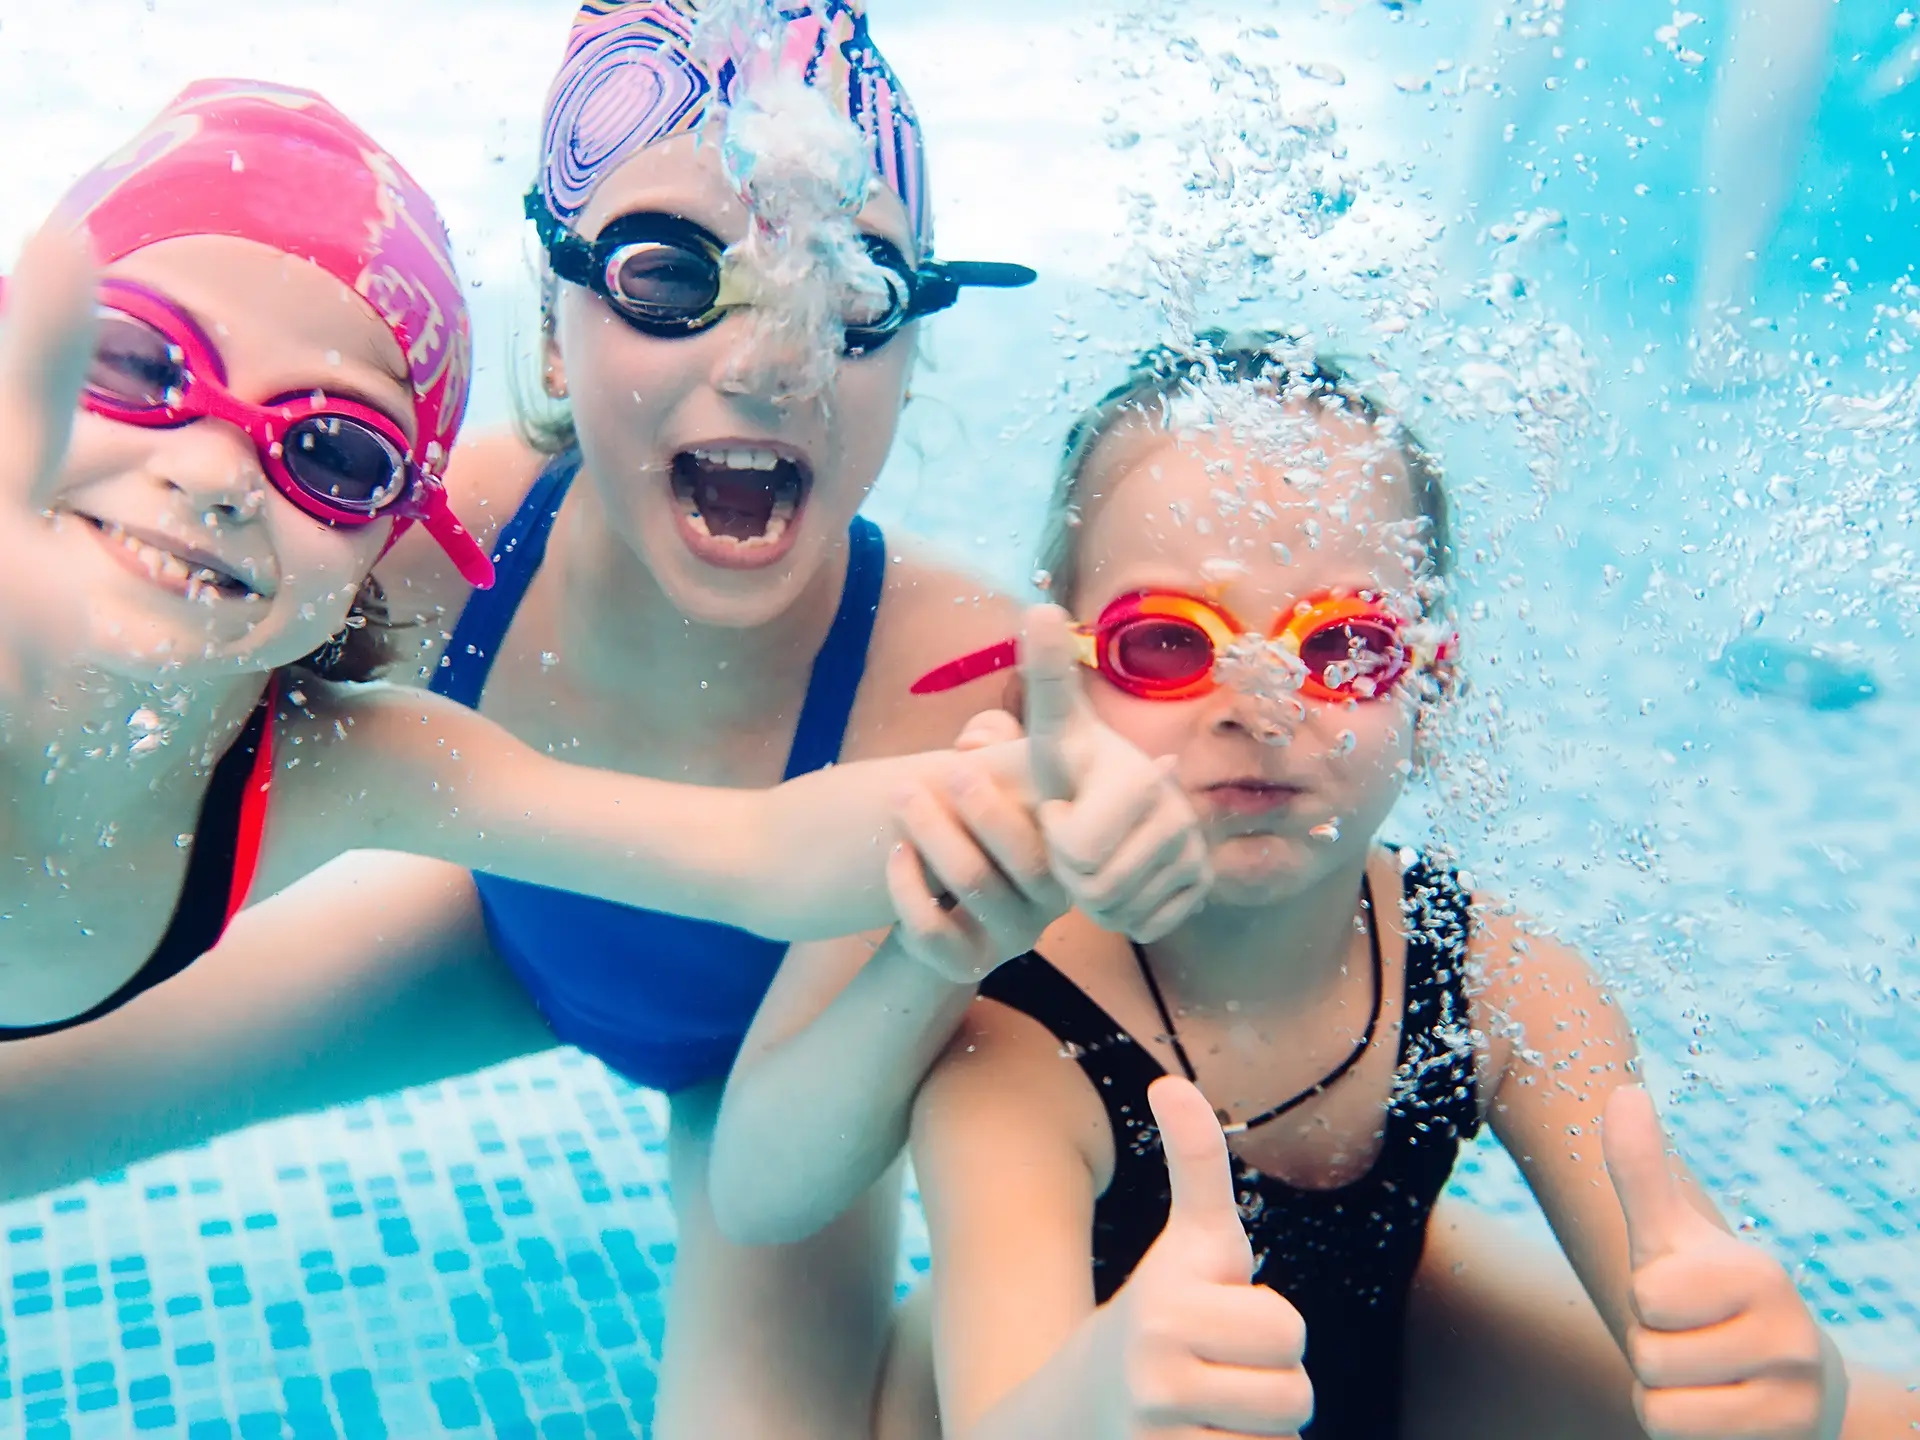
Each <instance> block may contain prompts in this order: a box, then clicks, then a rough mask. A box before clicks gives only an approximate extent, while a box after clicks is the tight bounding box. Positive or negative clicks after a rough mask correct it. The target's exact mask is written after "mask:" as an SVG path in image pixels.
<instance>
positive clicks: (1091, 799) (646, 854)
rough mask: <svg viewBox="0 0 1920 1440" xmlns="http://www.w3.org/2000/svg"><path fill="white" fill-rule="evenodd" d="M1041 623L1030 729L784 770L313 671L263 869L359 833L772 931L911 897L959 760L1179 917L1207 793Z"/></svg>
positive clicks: (1057, 849)
mask: <svg viewBox="0 0 1920 1440" xmlns="http://www.w3.org/2000/svg"><path fill="white" fill-rule="evenodd" d="M1034 624H1035V626H1037V627H1039V628H1036V629H1034V630H1033V631H1032V632H1031V633H1032V634H1033V636H1034V638H1035V639H1036V640H1038V641H1039V642H1041V643H1038V644H1036V645H1035V646H1034V647H1033V648H1034V651H1035V656H1036V658H1035V659H1034V661H1033V662H1031V664H1030V668H1029V670H1028V672H1027V679H1028V691H1029V696H1030V700H1029V706H1030V708H1031V709H1032V710H1033V712H1034V716H1033V723H1034V727H1035V728H1034V735H1033V738H1032V740H1031V741H1021V740H1011V741H1008V742H1007V743H1005V744H999V745H989V746H986V747H985V748H982V749H979V750H977V751H974V752H972V753H970V754H965V755H963V754H960V753H958V752H956V751H953V750H941V751H932V752H928V753H926V754H922V755H906V756H899V757H894V758H890V759H880V760H866V761H860V762H857V763H853V764H847V765H837V766H834V767H832V768H830V769H827V770H822V771H818V772H816V773H814V774H811V775H805V776H802V777H800V778H799V779H796V780H789V781H788V782H787V783H785V784H784V785H780V786H777V787H775V788H773V789H771V790H726V789H719V788H708V787H702V786H695V785H682V784H676V783H673V782H670V781H664V780H654V779H649V778H646V777H643V776H636V775H624V774H619V773H616V772H609V771H600V770H590V769H586V768H583V767H580V766H574V765H568V764H565V763H563V762H561V761H558V760H555V759H553V758H552V757H551V756H548V755H543V754H541V753H540V752H539V751H537V750H535V749H534V748H533V747H532V746H530V745H527V744H526V743H525V742H523V741H521V740H519V739H517V738H516V737H514V736H513V735H511V734H510V733H508V732H507V731H506V730H504V729H502V728H501V727H499V726H498V725H495V724H493V723H492V722H491V721H489V720H487V719H486V718H484V717H483V716H480V715H477V714H475V713H474V712H472V711H470V710H467V709H464V708H463V707H461V706H458V705H455V704H453V703H452V702H450V701H447V700H444V699H442V698H440V697H438V696H435V695H432V694H429V693H426V692H422V691H416V690H401V689H395V688H392V687H387V686H375V687H368V688H364V689H358V690H348V689H335V688H331V687H322V686H318V685H315V686H311V687H308V688H307V689H306V690H304V691H302V692H299V693H300V696H301V700H300V703H299V705H298V708H297V709H296V710H294V711H292V712H291V713H290V715H289V718H288V719H287V720H286V721H284V722H283V725H282V730H281V736H280V738H281V744H282V745H283V747H284V753H285V757H286V763H285V764H283V765H282V766H281V768H280V770H279V771H278V773H277V775H276V777H275V782H274V784H275V798H274V804H273V806H272V807H271V809H270V812H269V828H268V832H267V837H266V839H267V853H266V855H265V856H264V857H263V887H264V888H265V889H268V890H270V889H271V888H273V883H274V882H278V883H282V884H284V883H290V882H291V881H292V880H293V879H296V878H298V877H299V875H301V874H304V873H305V872H306V871H307V870H309V869H312V868H314V867H315V866H317V865H319V864H323V863H325V862H326V861H327V860H329V859H331V858H333V856H334V855H336V854H339V853H340V852H342V851H344V850H352V849H384V850H402V851H406V852H408V853H410V854H418V855H428V856H432V857H433V858H435V859H440V860H448V861H451V862H453V863H455V864H458V865H462V866H465V867H467V868H469V869H472V870H477V871H483V872H486V873H488V874H494V875H502V876H507V877H511V878H513V879H516V880H523V881H527V882H529V883H532V884H538V885H550V886H554V887H555V888H559V889H565V890H570V891H574V892H576V893H579V894H585V895H595V896H599V897H601V898H603V899H608V900H613V901H617V902H619V903H623V904H629V905H638V906H644V907H646V908H648V909H658V910H666V911H671V912H672V913H674V914H678V915H686V916H689V917H692V918H694V919H700V920H712V921H718V922H721V923H724V924H729V925H738V926H741V927H742V928H745V929H748V930H753V931H755V932H757V933H759V934H762V935H766V936H769V937H772V938H776V939H786V940H804V939H812V938H819V937H824V936H837V935H846V934H850V933H853V932H855V931H859V930H863V929H870V928H872V927H874V926H877V925H884V924H886V923H887V922H888V921H890V920H892V919H893V917H894V913H895V911H894V908H893V905H892V903H891V901H890V900H889V898H888V895H887V889H886V870H887V866H888V864H889V860H890V857H891V856H892V855H893V854H894V851H895V848H896V842H895V838H894V837H895V835H896V826H895V816H896V812H897V810H898V809H899V807H900V805H901V803H902V802H903V800H904V799H905V797H907V796H909V795H912V794H916V793H926V792H927V791H929V790H934V791H945V790H947V789H948V788H950V786H951V784H952V783H953V782H954V781H955V780H957V779H958V777H959V775H960V773H961V772H962V771H963V770H964V771H968V772H971V773H972V774H973V775H974V776H975V778H976V779H977V780H978V781H979V782H980V783H981V784H983V785H990V786H1004V787H1006V788H1007V789H1008V790H1009V791H1010V792H1012V793H1014V794H1016V795H1017V796H1018V798H1019V801H1020V803H1021V804H1022V805H1024V806H1025V807H1027V808H1029V809H1035V808H1037V809H1038V811H1039V817H1040V824H1041V826H1042V828H1043V830H1044V832H1045V837H1046V846H1045V848H1046V854H1047V858H1048V861H1049V863H1050V864H1051V865H1052V867H1053V868H1054V871H1055V873H1056V875H1058V876H1059V877H1060V879H1061V881H1062V883H1063V885H1064V886H1065V888H1066V890H1067V893H1068V894H1069V895H1070V896H1071V898H1072V899H1073V900H1074V901H1076V902H1077V903H1079V904H1080V905H1081V908H1083V909H1086V910H1088V911H1089V913H1090V914H1092V915H1093V916H1094V917H1095V918H1096V919H1098V920H1100V921H1102V922H1103V923H1108V924H1110V925H1111V926H1112V927H1113V928H1116V929H1121V930H1124V931H1126V932H1127V933H1129V934H1135V935H1138V936H1140V937H1142V938H1152V937H1154V936H1156V935H1160V934H1164V933H1165V932H1166V931H1167V930H1168V929H1170V928H1172V926H1173V925H1175V924H1178V923H1179V921H1180V920H1181V919H1183V918H1184V917H1185V916H1186V915H1188V914H1190V913H1191V912H1192V911H1193V910H1194V909H1195V908H1196V907H1197V906H1198V905H1199V903H1200V901H1201V900H1202V899H1203V898H1204V895H1205V892H1206V887H1207V881H1208V876H1209V872H1208V868H1207V860H1206V849H1205V845H1204V843H1203V842H1202V841H1201V839H1200V836H1199V831H1198V826H1197V824H1196V822H1195V820H1194V816H1193V811H1192V808H1191V806H1189V805H1188V804H1187V803H1186V800H1185V798H1184V797H1183V796H1182V795H1181V794H1180V791H1179V789H1178V787H1177V786H1175V785H1174V784H1173V783H1172V781H1171V780H1170V779H1169V778H1168V777H1167V775H1166V773H1165V770H1164V767H1161V766H1158V765H1156V764H1155V762H1152V761H1149V760H1148V759H1147V758H1146V757H1145V756H1143V755H1141V754H1140V752H1139V751H1138V750H1136V749H1135V748H1134V747H1133V746H1131V745H1129V744H1127V742H1126V741H1124V740H1122V739H1121V738H1120V737H1119V736H1117V735H1115V734H1114V733H1113V732H1112V731H1111V730H1109V729H1107V727H1106V726H1104V725H1102V724H1101V723H1100V721H1099V720H1098V719H1097V718H1096V717H1095V716H1094V715H1093V712H1092V710H1091V709H1090V708H1089V707H1088V706H1087V705H1086V704H1085V703H1084V702H1083V701H1081V700H1079V698H1078V691H1077V688H1075V687H1077V684H1078V681H1077V676H1076V675H1075V674H1074V670H1073V660H1072V658H1071V657H1072V651H1071V648H1070V646H1069V645H1068V643H1067V640H1066V637H1065V630H1064V624H1065V622H1064V620H1063V619H1062V617H1061V616H1060V614H1059V612H1058V611H1055V610H1052V609H1051V608H1050V607H1040V609H1039V610H1037V611H1036V616H1035V621H1034ZM292 703H293V702H292V697H290V704H292ZM1036 781H1037V786H1038V788H1037V787H1036ZM1068 797H1071V798H1070V799H1069V798H1068ZM948 878H949V879H953V878H956V877H953V876H949V877H948ZM997 958H1005V957H1004V956H1002V957H997Z"/></svg>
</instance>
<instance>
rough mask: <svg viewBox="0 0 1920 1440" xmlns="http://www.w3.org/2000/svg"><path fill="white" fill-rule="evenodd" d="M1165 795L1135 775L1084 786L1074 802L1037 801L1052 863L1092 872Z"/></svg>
mask: <svg viewBox="0 0 1920 1440" xmlns="http://www.w3.org/2000/svg"><path fill="white" fill-rule="evenodd" d="M1166 798H1167V794H1166V790H1165V789H1164V787H1163V786H1162V785H1161V784H1160V783H1159V781H1158V780H1156V779H1155V778H1153V777H1152V776H1151V775H1141V774H1135V775H1132V776H1129V777H1128V778H1127V780H1126V781H1124V782H1123V783H1119V784H1110V785H1109V784H1094V785H1089V786H1088V787H1087V788H1086V789H1085V790H1084V791H1083V792H1082V793H1081V794H1080V795H1079V796H1078V797H1077V798H1075V799H1073V800H1048V801H1045V802H1044V803H1042V804H1041V806H1040V807H1039V810H1038V812H1037V813H1038V814H1039V817H1040V830H1041V833H1042V834H1044V835H1045V836H1046V837H1047V846H1048V848H1049V849H1051V850H1052V851H1053V857H1054V861H1055V863H1056V864H1059V865H1061V866H1062V867H1064V868H1065V869H1067V870H1070V871H1075V872H1077V873H1079V874H1081V875H1089V876H1091V875H1097V874H1099V873H1100V872H1101V871H1102V870H1104V869H1106V867H1107V865H1108V863H1109V862H1111V861H1112V859H1113V858H1114V856H1115V855H1117V854H1119V852H1120V849H1121V847H1122V846H1123V845H1125V844H1126V843H1127V841H1128V840H1129V839H1130V838H1131V837H1132V835H1133V833H1134V831H1135V830H1136V829H1137V828H1138V827H1139V826H1141V825H1142V824H1143V823H1145V822H1146V821H1147V819H1148V817H1150V816H1152V815H1153V814H1154V812H1155V811H1156V810H1158V809H1159V807H1160V806H1161V804H1162V803H1163V802H1164V801H1165V800H1166ZM1188 820H1189V823H1190V817H1188Z"/></svg>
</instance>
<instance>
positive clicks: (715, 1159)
mask: <svg viewBox="0 0 1920 1440" xmlns="http://www.w3.org/2000/svg"><path fill="white" fill-rule="evenodd" d="M734 1108H737V1107H736V1104H735V1101H734V1098H733V1089H732V1087H731V1086H729V1087H728V1090H727V1100H726V1101H725V1102H724V1103H723V1104H722V1106H721V1110H720V1120H719V1123H718V1124H717V1125H716V1126H715V1129H714V1136H713V1149H712V1150H711V1151H710V1152H709V1157H708V1161H707V1195H708V1203H709V1204H710V1205H711V1206H712V1209H713V1220H714V1224H715V1225H717V1226H718V1227H719V1229H720V1233H721V1234H722V1235H724V1236H725V1237H726V1238H727V1239H728V1240H730V1241H732V1242H733V1243H734V1244H735V1245H791V1244H795V1243H797V1242H799V1241H801V1240H806V1239H809V1238H811V1237H812V1236H813V1235H815V1234H816V1233H818V1232H819V1231H820V1230H821V1229H822V1228H823V1227H824V1226H825V1224H826V1222H827V1220H828V1219H831V1218H832V1217H830V1216H824V1217H823V1216H816V1215H815V1214H813V1213H812V1209H813V1207H810V1206H807V1205H805V1204H804V1203H802V1202H803V1200H804V1197H803V1196H801V1195H799V1194H798V1193H797V1190H798V1186H797V1181H798V1178H799V1174H800V1171H799V1169H798V1168H797V1164H798V1158H799V1157H797V1156H793V1155H786V1154H782V1153H781V1152H780V1150H779V1148H778V1147H773V1146H769V1145H767V1144H765V1143H763V1142H762V1141H761V1140H760V1139H759V1138H758V1137H756V1136H754V1135H753V1134H752V1133H751V1130H750V1127H749V1126H747V1125H745V1124H744V1123H740V1122H738V1121H730V1120H729V1117H728V1111H729V1110H730V1109H734Z"/></svg>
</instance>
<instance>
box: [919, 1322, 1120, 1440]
mask: <svg viewBox="0 0 1920 1440" xmlns="http://www.w3.org/2000/svg"><path fill="white" fill-rule="evenodd" d="M1109 1323H1110V1318H1109V1311H1108V1310H1107V1308H1106V1307H1105V1306H1103V1307H1101V1308H1100V1309H1098V1310H1096V1311H1094V1312H1093V1314H1091V1315H1089V1316H1088V1317H1087V1318H1086V1319H1085V1320H1084V1321H1083V1322H1081V1324H1080V1326H1079V1328H1078V1329H1076V1330H1075V1331H1074V1332H1073V1334H1072V1335H1071V1336H1070V1337H1069V1338H1068V1340H1067V1342H1066V1343H1065V1344H1064V1345H1062V1346H1061V1347H1060V1348H1059V1349H1058V1350H1056V1351H1055V1352H1054V1353H1053V1354H1052V1356H1050V1357H1049V1358H1048V1360H1047V1362H1046V1363H1045V1364H1044V1365H1042V1366H1041V1367H1040V1368H1039V1369H1038V1370H1037V1371H1035V1372H1034V1373H1033V1374H1032V1375H1031V1376H1029V1377H1028V1378H1027V1379H1026V1380H1025V1381H1023V1382H1022V1383H1021V1384H1020V1385H1018V1386H1017V1387H1015V1388H1014V1389H1013V1390H1012V1391H1010V1392H1009V1393H1008V1394H1007V1395H1006V1396H1005V1398H1003V1399H1001V1400H1000V1401H999V1402H998V1403H997V1404H995V1405H994V1406H993V1407H992V1408H991V1409H990V1410H988V1411H987V1412H986V1413H985V1414H984V1415H981V1416H979V1417H978V1418H977V1419H973V1420H972V1421H971V1422H969V1420H968V1419H967V1415H968V1407H967V1405H966V1403H965V1400H964V1398H960V1403H959V1404H957V1405H956V1404H954V1403H953V1401H951V1400H949V1398H948V1397H947V1395H946V1393H945V1388H944V1387H943V1388H942V1392H941V1410H942V1411H943V1413H948V1414H953V1415H955V1416H956V1418H957V1420H958V1424H957V1425H956V1427H955V1431H954V1433H955V1436H956V1440H1123V1437H1124V1436H1125V1434H1126V1426H1125V1425H1124V1423H1123V1411H1124V1407H1123V1406H1121V1405H1120V1404H1118V1403H1116V1402H1117V1400H1118V1396H1119V1392H1120V1389H1121V1386H1122V1383H1123V1382H1122V1379H1121V1377H1119V1376H1117V1375H1115V1374H1114V1373H1113V1366H1112V1363H1111V1360H1110V1358H1109V1352H1110V1350H1111V1345H1110V1343H1109V1342H1108V1339H1107V1337H1106V1335H1105V1331H1106V1329H1107V1327H1108V1325H1109ZM956 1398H959V1397H956Z"/></svg>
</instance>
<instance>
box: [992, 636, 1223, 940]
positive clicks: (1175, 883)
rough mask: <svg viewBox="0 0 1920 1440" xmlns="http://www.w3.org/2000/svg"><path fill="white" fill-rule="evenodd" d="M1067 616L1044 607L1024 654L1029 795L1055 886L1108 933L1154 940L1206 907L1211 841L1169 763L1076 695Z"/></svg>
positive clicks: (1077, 685)
mask: <svg viewBox="0 0 1920 1440" xmlns="http://www.w3.org/2000/svg"><path fill="white" fill-rule="evenodd" d="M1075 643H1076V642H1075V637H1074V634H1073V631H1072V629H1071V627H1070V624H1069V621H1068V619H1067V616H1066V612H1064V611H1062V610H1060V609H1059V608H1058V607H1056V606H1053V605H1037V606H1035V607H1034V608H1033V609H1031V610H1029V611H1028V612H1027V626H1026V632H1025V634H1024V636H1023V637H1022V639H1021V643H1020V677H1021V680H1022V682H1023V684H1024V688H1025V690H1026V707H1027V735H1028V738H1029V740H1030V741H1031V742H1032V759H1031V764H1032V767H1033V784H1034V789H1035V790H1036V791H1037V792H1038V794H1039V798H1040V801H1041V804H1040V810H1039V818H1040V829H1041V833H1042V834H1043V835H1044V836H1045V838H1046V842H1047V853H1048V856H1049V858H1050V859H1051V861H1052V864H1053V873H1054V877H1055V878H1056V879H1057V880H1059V882H1060V883H1061V885H1063V886H1064V887H1065V888H1066V892H1067V894H1068V896H1069V897H1070V898H1071V899H1072V901H1073V903H1074V906H1075V908H1077V909H1078V910H1079V911H1080V913H1081V914H1083V915H1085V916H1086V917H1087V918H1088V919H1090V920H1092V921H1093V922H1094V923H1095V924H1096V925H1098V926H1100V928H1101V929H1103V930H1111V931H1114V932H1116V933H1119V934H1122V935H1128V936H1131V937H1132V938H1133V939H1135V940H1141V941H1150V940H1158V939H1159V938H1160V937H1162V936H1163V935H1166V934H1168V933H1169V932H1170V931H1172V930H1173V929H1174V928H1175V927H1177V926H1178V925H1180V924H1181V923H1182V922H1183V921H1185V920H1186V919H1187V918H1188V917H1190V916H1191V915H1192V914H1193V913H1194V912H1195V911H1197V910H1198V909H1199V908H1200V907H1201V906H1202V905H1203V904H1204V903H1205V901H1206V895H1207V890H1208V889H1209V887H1210V886H1211V885H1212V882H1213V871H1212V866H1211V861H1210V859H1209V856H1208V852H1207V842H1206V837H1205V836H1204V835H1203V834H1202V833H1201V831H1200V822H1199V819H1198V817H1196V816H1195V814H1194V812H1193V806H1192V805H1191V804H1190V803H1189V802H1188V800H1187V797H1186V794H1185V792H1183V791H1182V790H1181V789H1180V786H1179V784H1178V783H1177V782H1176V781H1175V780H1174V779H1173V773H1172V767H1171V765H1170V764H1169V763H1168V762H1167V761H1164V760H1150V759H1148V758H1147V757H1146V756H1145V755H1143V754H1141V753H1140V751H1139V750H1138V749H1137V748H1136V747H1135V746H1133V745H1132V744H1130V743H1129V742H1128V741H1126V740H1125V739H1123V738H1122V737H1121V736H1119V735H1117V734H1115V733H1114V732H1113V731H1112V730H1110V729H1109V728H1108V727H1107V726H1106V725H1104V724H1102V723H1101V721H1100V718H1099V717H1098V716H1097V715H1095V714H1094V713H1093V708H1092V707H1091V706H1090V705H1088V704H1087V700H1086V697H1085V695H1083V694H1082V693H1081V690H1080V665H1079V661H1078V660H1077V659H1076V651H1075Z"/></svg>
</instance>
